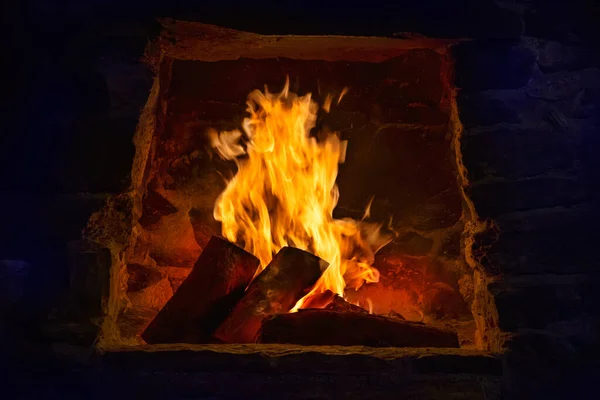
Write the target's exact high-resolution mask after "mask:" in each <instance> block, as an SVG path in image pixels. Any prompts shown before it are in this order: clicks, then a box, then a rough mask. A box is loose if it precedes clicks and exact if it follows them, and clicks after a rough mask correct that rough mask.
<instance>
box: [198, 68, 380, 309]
mask: <svg viewBox="0 0 600 400" xmlns="http://www.w3.org/2000/svg"><path fill="white" fill-rule="evenodd" d="M346 91H347V89H344V91H343V92H342V94H341V95H340V97H339V100H341V98H342V96H343V95H344V94H345V93H346ZM331 99H332V97H331V96H328V97H327V100H326V101H325V105H324V109H325V110H326V111H327V112H328V111H329V107H330V105H331ZM339 100H338V102H339ZM247 105H248V108H247V112H248V113H249V114H250V116H249V117H247V118H245V119H244V121H243V124H242V129H243V134H242V132H241V131H239V130H235V131H229V132H221V133H219V134H217V133H216V132H215V131H212V132H210V136H211V143H212V146H213V147H214V148H215V149H216V150H217V152H218V153H219V154H220V156H221V157H222V158H225V159H230V160H231V159H232V160H235V161H236V163H237V165H238V171H237V173H236V175H235V176H234V177H233V179H232V180H231V181H229V182H228V185H227V187H226V188H225V190H224V191H223V193H221V195H220V196H219V198H218V199H217V201H216V204H215V208H214V217H215V219H216V220H218V221H221V223H222V234H223V236H224V237H226V238H227V239H228V240H230V241H231V242H234V243H239V244H240V245H243V247H244V248H245V249H246V250H247V251H249V252H251V253H252V254H254V255H256V256H257V257H258V258H259V259H260V262H261V268H259V270H262V269H264V268H265V267H266V265H267V264H268V263H269V262H270V261H271V259H272V258H273V255H274V254H276V253H277V252H278V251H279V250H280V249H281V248H282V247H284V246H292V247H297V248H300V249H303V250H307V251H310V252H312V253H313V254H316V255H317V256H319V257H321V258H322V259H324V260H325V261H327V262H329V264H330V266H329V268H328V269H327V270H326V271H325V273H324V274H323V276H322V278H321V279H320V281H319V282H318V283H317V285H316V287H315V289H314V290H313V291H312V292H311V293H310V294H309V295H308V296H310V295H311V294H314V293H321V292H323V291H325V290H327V289H329V290H331V291H332V292H334V293H337V294H339V295H341V296H343V295H344V289H345V288H346V286H351V287H353V288H354V289H358V288H359V287H360V286H361V285H362V284H363V283H364V282H377V281H378V280H379V272H378V271H377V270H376V269H375V268H373V267H372V264H373V261H374V254H375V252H376V251H377V250H378V249H379V248H381V247H382V246H383V245H385V244H386V243H388V242H389V241H390V240H391V236H390V235H382V234H380V228H381V224H372V223H366V222H364V221H355V220H352V219H349V218H347V219H341V220H340V219H334V218H333V217H332V213H333V209H334V208H335V206H336V205H337V202H338V197H339V191H338V188H337V185H336V183H335V180H336V177H337V173H338V163H340V162H343V160H344V157H345V149H346V146H345V144H346V143H345V142H344V141H341V140H340V138H339V136H338V134H337V133H335V132H334V133H331V134H328V135H327V136H326V137H325V138H324V139H323V140H321V141H318V140H317V138H316V137H314V136H311V134H310V131H311V129H312V128H314V126H315V122H316V118H317V111H318V105H317V103H316V102H315V101H313V100H312V98H311V94H310V93H309V94H307V95H305V96H302V97H299V96H297V95H296V94H294V93H291V92H289V80H288V81H286V84H285V87H284V89H283V91H282V92H281V93H275V94H272V93H269V92H268V90H267V89H266V88H265V92H264V93H263V92H261V91H259V90H256V91H253V92H252V93H250V95H249V96H248V101H247ZM258 272H260V271H257V273H258ZM308 296H306V297H305V299H306V298H307V297H308ZM303 300H304V299H302V300H300V302H298V304H296V307H295V308H294V309H297V308H299V307H300V306H301V304H302V303H303Z"/></svg>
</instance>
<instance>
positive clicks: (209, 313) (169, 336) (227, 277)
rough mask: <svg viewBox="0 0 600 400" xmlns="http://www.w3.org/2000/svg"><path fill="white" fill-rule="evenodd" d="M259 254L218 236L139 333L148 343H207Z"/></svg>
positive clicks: (248, 277) (247, 281)
mask: <svg viewBox="0 0 600 400" xmlns="http://www.w3.org/2000/svg"><path fill="white" fill-rule="evenodd" d="M259 265H260V261H259V260H258V258H256V257H254V256H253V255H252V254H250V253H248V252H246V251H245V250H243V249H241V248H240V247H238V246H236V245H234V244H233V243H230V242H229V241H227V240H225V239H222V238H220V237H217V236H213V237H211V238H210V240H209V241H208V243H207V244H206V247H205V248H204V251H202V254H200V257H199V258H198V260H197V261H196V264H195V266H194V269H193V270H192V272H191V273H190V275H189V276H188V277H187V279H186V280H185V281H183V283H182V284H181V286H180V287H179V289H178V290H177V292H175V294H174V295H173V297H171V299H170V300H169V301H168V302H167V304H166V305H165V306H164V307H163V309H162V310H161V311H160V312H159V313H158V315H157V316H156V317H155V318H154V320H152V322H151V323H150V325H148V328H146V330H145V331H144V333H143V334H142V338H143V339H144V340H145V341H146V342H147V343H152V344H154V343H206V342H208V341H209V340H210V339H211V335H212V333H213V332H214V330H215V329H216V328H217V327H218V326H219V324H220V323H221V322H223V320H224V319H225V318H226V317H227V314H229V312H230V310H231V309H232V308H233V306H234V305H235V303H236V302H237V301H238V300H239V299H240V298H241V297H242V296H243V295H244V290H245V289H246V287H248V285H249V284H250V281H251V280H252V277H253V276H254V274H255V273H256V269H257V268H258V266H259Z"/></svg>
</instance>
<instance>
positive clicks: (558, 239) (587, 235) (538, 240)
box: [482, 204, 600, 274]
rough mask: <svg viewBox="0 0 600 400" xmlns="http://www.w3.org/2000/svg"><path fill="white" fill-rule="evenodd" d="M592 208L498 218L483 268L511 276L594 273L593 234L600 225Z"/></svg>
mask: <svg viewBox="0 0 600 400" xmlns="http://www.w3.org/2000/svg"><path fill="white" fill-rule="evenodd" d="M596 207H597V206H595V205H594V204H584V205H578V206H573V207H563V206H560V207H554V208H549V209H542V210H532V211H528V212H520V213H513V214H506V215H503V216H502V217H499V218H498V219H497V220H496V222H497V224H498V226H499V229H500V232H501V233H500V235H499V237H498V239H497V240H496V241H495V242H493V243H492V244H491V245H490V246H489V247H488V248H487V250H486V257H485V259H484V260H483V261H482V262H483V265H484V266H485V267H486V268H487V269H489V270H490V271H495V272H504V273H511V274H539V273H558V274H564V273H579V272H594V271H596V270H597V259H598V254H597V252H596V238H595V236H594V235H593V232H595V230H596V229H597V227H598V225H599V224H600V216H599V214H598V210H597V208H596Z"/></svg>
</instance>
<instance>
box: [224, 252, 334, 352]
mask: <svg viewBox="0 0 600 400" xmlns="http://www.w3.org/2000/svg"><path fill="white" fill-rule="evenodd" d="M327 266H328V264H327V263H326V262H325V261H323V260H321V259H320V258H319V257H317V256H315V255H313V254H311V253H308V252H306V251H303V250H300V249H296V248H293V247H284V248H282V249H281V250H280V251H279V253H277V255H276V256H275V257H274V258H273V260H272V261H271V262H270V263H269V265H267V267H266V268H265V269H264V271H262V272H261V273H260V274H259V275H258V276H257V277H256V278H255V279H254V280H253V281H252V283H251V284H250V286H249V287H248V290H246V293H245V294H244V297H242V299H241V300H240V301H239V302H238V303H237V304H236V306H235V308H234V309H233V311H232V312H231V313H230V314H229V316H228V317H227V319H226V320H225V321H224V322H223V323H222V324H221V326H219V328H217V330H216V332H215V334H214V337H215V338H217V339H219V340H221V341H223V342H225V343H253V342H256V340H257V338H258V333H259V330H260V327H261V325H262V322H263V320H264V319H266V318H268V317H269V316H270V315H273V314H276V313H285V312H288V311H289V310H291V309H292V307H294V305H295V304H296V303H297V302H298V300H300V299H301V298H302V297H304V296H305V295H306V294H308V293H309V291H310V290H311V289H312V287H313V286H314V285H315V283H316V282H317V281H318V280H319V278H320V277H321V275H322V273H323V271H325V269H326V268H327Z"/></svg>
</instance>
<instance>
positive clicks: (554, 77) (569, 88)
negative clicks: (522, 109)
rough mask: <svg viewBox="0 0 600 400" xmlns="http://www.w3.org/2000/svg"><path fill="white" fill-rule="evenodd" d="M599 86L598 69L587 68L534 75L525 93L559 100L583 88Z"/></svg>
mask: <svg viewBox="0 0 600 400" xmlns="http://www.w3.org/2000/svg"><path fill="white" fill-rule="evenodd" d="M599 86H600V69H598V68H587V69H583V70H580V71H560V72H555V73H551V74H545V75H542V76H539V77H536V79H534V80H532V81H531V82H530V83H529V85H528V88H527V94H528V95H529V96H531V97H535V98H540V99H544V100H561V99H564V98H567V97H571V96H574V95H576V94H577V93H579V92H580V91H581V90H583V89H585V88H590V89H597V88H598V87H599Z"/></svg>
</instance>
